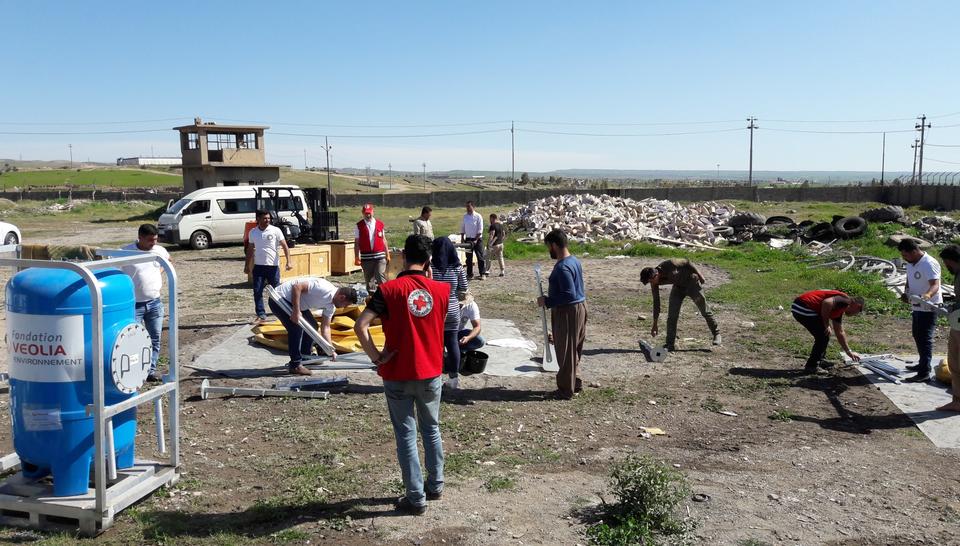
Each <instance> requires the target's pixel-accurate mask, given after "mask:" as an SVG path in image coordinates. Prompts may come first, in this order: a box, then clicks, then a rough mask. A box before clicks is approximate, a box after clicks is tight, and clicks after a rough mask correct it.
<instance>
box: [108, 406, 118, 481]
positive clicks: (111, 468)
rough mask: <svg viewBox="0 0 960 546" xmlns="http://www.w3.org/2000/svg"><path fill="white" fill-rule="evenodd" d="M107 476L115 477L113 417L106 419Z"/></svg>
mask: <svg viewBox="0 0 960 546" xmlns="http://www.w3.org/2000/svg"><path fill="white" fill-rule="evenodd" d="M107 478H109V479H111V480H115V479H117V452H116V451H114V447H113V419H108V420H107Z"/></svg>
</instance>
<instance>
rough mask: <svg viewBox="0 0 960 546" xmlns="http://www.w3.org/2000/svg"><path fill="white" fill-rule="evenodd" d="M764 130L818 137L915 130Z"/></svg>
mask: <svg viewBox="0 0 960 546" xmlns="http://www.w3.org/2000/svg"><path fill="white" fill-rule="evenodd" d="M770 121H773V120H770ZM763 130H765V131H776V132H778V133H811V134H817V135H879V134H882V133H912V132H913V131H914V129H895V130H892V129H886V130H876V131H815V130H809V129H784V128H782V127H764V128H763Z"/></svg>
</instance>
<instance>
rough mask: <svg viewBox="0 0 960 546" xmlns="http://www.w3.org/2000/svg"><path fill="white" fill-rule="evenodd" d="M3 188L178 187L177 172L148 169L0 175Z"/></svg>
mask: <svg viewBox="0 0 960 546" xmlns="http://www.w3.org/2000/svg"><path fill="white" fill-rule="evenodd" d="M0 185H2V188H3V189H10V188H13V187H14V186H17V187H20V188H26V187H28V186H80V187H81V188H82V189H89V188H90V187H92V186H96V187H98V188H182V187H183V178H181V176H180V174H178V173H170V174H166V173H162V172H158V171H152V170H148V169H83V170H77V169H49V170H42V171H18V172H8V173H3V175H2V176H0Z"/></svg>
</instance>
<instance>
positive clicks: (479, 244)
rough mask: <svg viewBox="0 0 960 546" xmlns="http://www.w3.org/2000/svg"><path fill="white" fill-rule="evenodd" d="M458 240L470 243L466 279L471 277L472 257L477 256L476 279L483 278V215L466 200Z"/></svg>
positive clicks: (484, 269)
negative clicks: (465, 210)
mask: <svg viewBox="0 0 960 546" xmlns="http://www.w3.org/2000/svg"><path fill="white" fill-rule="evenodd" d="M460 242H461V243H470V249H469V250H467V279H468V280H469V279H472V278H473V258H474V256H476V258H477V269H478V270H477V279H478V280H483V277H484V272H485V271H486V267H485V266H486V262H485V260H484V258H483V216H482V215H481V214H480V213H479V212H477V211H476V210H475V209H474V207H473V201H467V213H466V214H464V215H463V220H461V221H460Z"/></svg>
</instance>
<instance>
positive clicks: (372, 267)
mask: <svg viewBox="0 0 960 546" xmlns="http://www.w3.org/2000/svg"><path fill="white" fill-rule="evenodd" d="M353 256H354V263H355V264H357V265H359V266H360V267H361V268H362V269H363V282H365V283H367V291H368V292H371V293H372V292H373V291H375V290H376V289H377V287H378V286H380V285H381V284H383V283H385V282H386V281H387V264H389V263H390V248H389V246H388V245H387V236H386V235H385V234H384V226H383V222H381V221H380V220H379V219H377V218H374V217H373V203H367V204H366V205H364V206H363V218H362V219H361V220H360V221H359V222H357V227H356V229H354V230H353Z"/></svg>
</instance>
